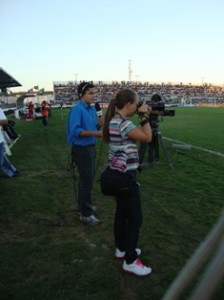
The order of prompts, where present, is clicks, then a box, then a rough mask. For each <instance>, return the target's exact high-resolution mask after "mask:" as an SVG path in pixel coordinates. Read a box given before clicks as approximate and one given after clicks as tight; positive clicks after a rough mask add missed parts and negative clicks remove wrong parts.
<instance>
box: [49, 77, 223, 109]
mask: <svg viewBox="0 0 224 300" xmlns="http://www.w3.org/2000/svg"><path fill="white" fill-rule="evenodd" d="M80 83H81V82H80ZM92 83H93V82H92ZM94 86H95V89H96V98H97V100H99V101H101V102H109V101H110V99H111V97H112V96H113V95H115V94H116V92H117V91H118V90H119V89H122V88H131V89H133V90H134V91H135V92H137V93H138V95H139V97H140V98H144V97H151V96H152V95H153V94H159V95H161V97H162V99H163V101H165V102H167V103H177V102H180V101H181V99H183V98H184V99H185V100H188V101H191V102H193V103H200V102H205V103H210V102H214V101H215V103H216V104H218V103H224V87H221V86H215V85H212V84H202V85H194V84H191V83H189V84H183V83H179V84H172V83H161V84H152V83H149V82H144V83H140V82H126V81H121V82H117V81H116V82H115V81H114V82H111V83H104V82H102V81H98V82H97V83H94ZM77 87H78V83H77V82H55V83H54V95H55V100H58V101H60V100H62V99H63V100H64V101H65V102H70V103H72V102H74V100H76V90H77Z"/></svg>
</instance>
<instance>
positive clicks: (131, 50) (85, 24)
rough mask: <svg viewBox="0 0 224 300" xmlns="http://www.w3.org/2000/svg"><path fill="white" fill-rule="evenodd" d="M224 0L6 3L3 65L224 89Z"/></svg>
mask: <svg viewBox="0 0 224 300" xmlns="http://www.w3.org/2000/svg"><path fill="white" fill-rule="evenodd" d="M223 15H224V1H223V0H213V1H211V0H204V1H202V0H178V1H177V0H170V1H169V0H138V1H136V0H135V1H133V0H113V1H111V0H108V1H107V0H104V1H103V0H95V1H93V0H86V1H84V0H82V1H81V0H80V1H77V0H62V1H59V0H0V34H1V47H0V67H2V68H3V69H4V70H5V71H6V72H8V73H9V74H10V75H12V76H13V77H14V78H15V79H16V80H18V81H19V82H20V83H21V84H22V87H20V88H13V89H10V90H12V91H13V92H16V91H27V90H28V89H30V88H32V87H33V86H36V85H38V86H39V88H44V89H45V90H53V82H54V81H75V80H78V81H79V80H87V81H88V80H93V81H98V80H102V81H113V80H116V81H120V80H125V81H127V80H128V79H129V72H128V66H129V60H131V69H132V75H131V79H132V80H133V81H143V82H144V81H148V82H152V83H153V82H160V83H161V82H165V83H167V82H174V83H179V82H183V83H190V82H191V83H198V84H202V83H212V84H221V85H223V84H224V74H223V73H224V38H223V29H224V17H223Z"/></svg>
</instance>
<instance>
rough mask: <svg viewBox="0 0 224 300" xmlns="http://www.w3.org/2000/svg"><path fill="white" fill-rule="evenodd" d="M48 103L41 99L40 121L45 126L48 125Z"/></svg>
mask: <svg viewBox="0 0 224 300" xmlns="http://www.w3.org/2000/svg"><path fill="white" fill-rule="evenodd" d="M49 110H50V105H49V104H48V103H47V101H43V102H42V104H41V112H42V122H43V125H44V126H45V127H46V126H47V125H48V115H49Z"/></svg>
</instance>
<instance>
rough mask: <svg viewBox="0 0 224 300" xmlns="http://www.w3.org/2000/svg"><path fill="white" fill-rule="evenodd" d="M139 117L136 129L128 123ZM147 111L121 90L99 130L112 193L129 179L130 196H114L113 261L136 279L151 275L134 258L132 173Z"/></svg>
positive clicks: (135, 190) (137, 217) (136, 203)
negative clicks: (118, 183)
mask: <svg viewBox="0 0 224 300" xmlns="http://www.w3.org/2000/svg"><path fill="white" fill-rule="evenodd" d="M137 110H138V111H139V112H141V113H140V114H139V118H140V125H141V127H140V128H138V127H136V126H135V125H134V123H133V122H132V121H130V120H128V117H130V116H133V115H134V114H135V113H136V111H137ZM149 112H150V108H149V107H148V106H147V105H145V104H143V105H141V106H140V107H138V96H137V94H136V92H135V91H133V90H131V89H122V90H120V91H119V92H118V93H117V94H116V97H115V99H112V100H111V101H110V103H109V106H108V109H107V112H106V115H105V120H104V127H103V140H104V141H105V142H106V143H109V159H108V162H109V170H110V172H111V173H112V174H114V175H113V178H114V180H111V183H110V184H111V187H112V189H116V181H117V180H116V179H117V178H121V181H126V179H127V178H130V177H131V178H132V185H131V186H130V189H131V193H130V191H129V190H128V189H124V190H123V191H122V193H120V194H117V195H115V199H116V212H115V218H114V238H115V247H116V249H115V257H116V258H118V259H124V262H123V270H124V271H126V272H129V273H133V274H135V275H138V276H145V275H148V274H150V273H151V271H152V270H151V268H150V267H146V266H144V265H143V263H142V262H141V260H140V259H139V258H138V256H139V255H140V254H141V250H140V249H138V248H136V247H137V243H138V236H139V230H140V227H141V224H142V209H141V199H140V190H139V184H138V183H137V182H136V173H137V169H138V166H139V159H138V148H137V143H136V142H137V141H141V142H145V143H147V142H149V141H150V140H151V135H152V132H151V128H150V125H149Z"/></svg>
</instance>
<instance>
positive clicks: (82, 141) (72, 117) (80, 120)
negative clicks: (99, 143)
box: [67, 100, 99, 147]
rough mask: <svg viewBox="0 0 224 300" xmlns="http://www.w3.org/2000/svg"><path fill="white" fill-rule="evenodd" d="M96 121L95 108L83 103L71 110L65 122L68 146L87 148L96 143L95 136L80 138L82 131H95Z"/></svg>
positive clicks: (79, 102)
mask: <svg viewBox="0 0 224 300" xmlns="http://www.w3.org/2000/svg"><path fill="white" fill-rule="evenodd" d="M98 123H99V122H98V119H97V114H96V109H95V107H93V106H91V105H89V104H86V103H85V102H83V101H81V100H80V101H78V103H77V104H76V105H75V106H74V107H73V108H72V109H71V111H70V113H69V116H68V121H67V142H68V144H70V145H78V146H83V147H84V146H88V145H92V144H95V143H96V137H95V136H87V137H84V136H80V133H81V132H82V131H96V130H97V125H98Z"/></svg>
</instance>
